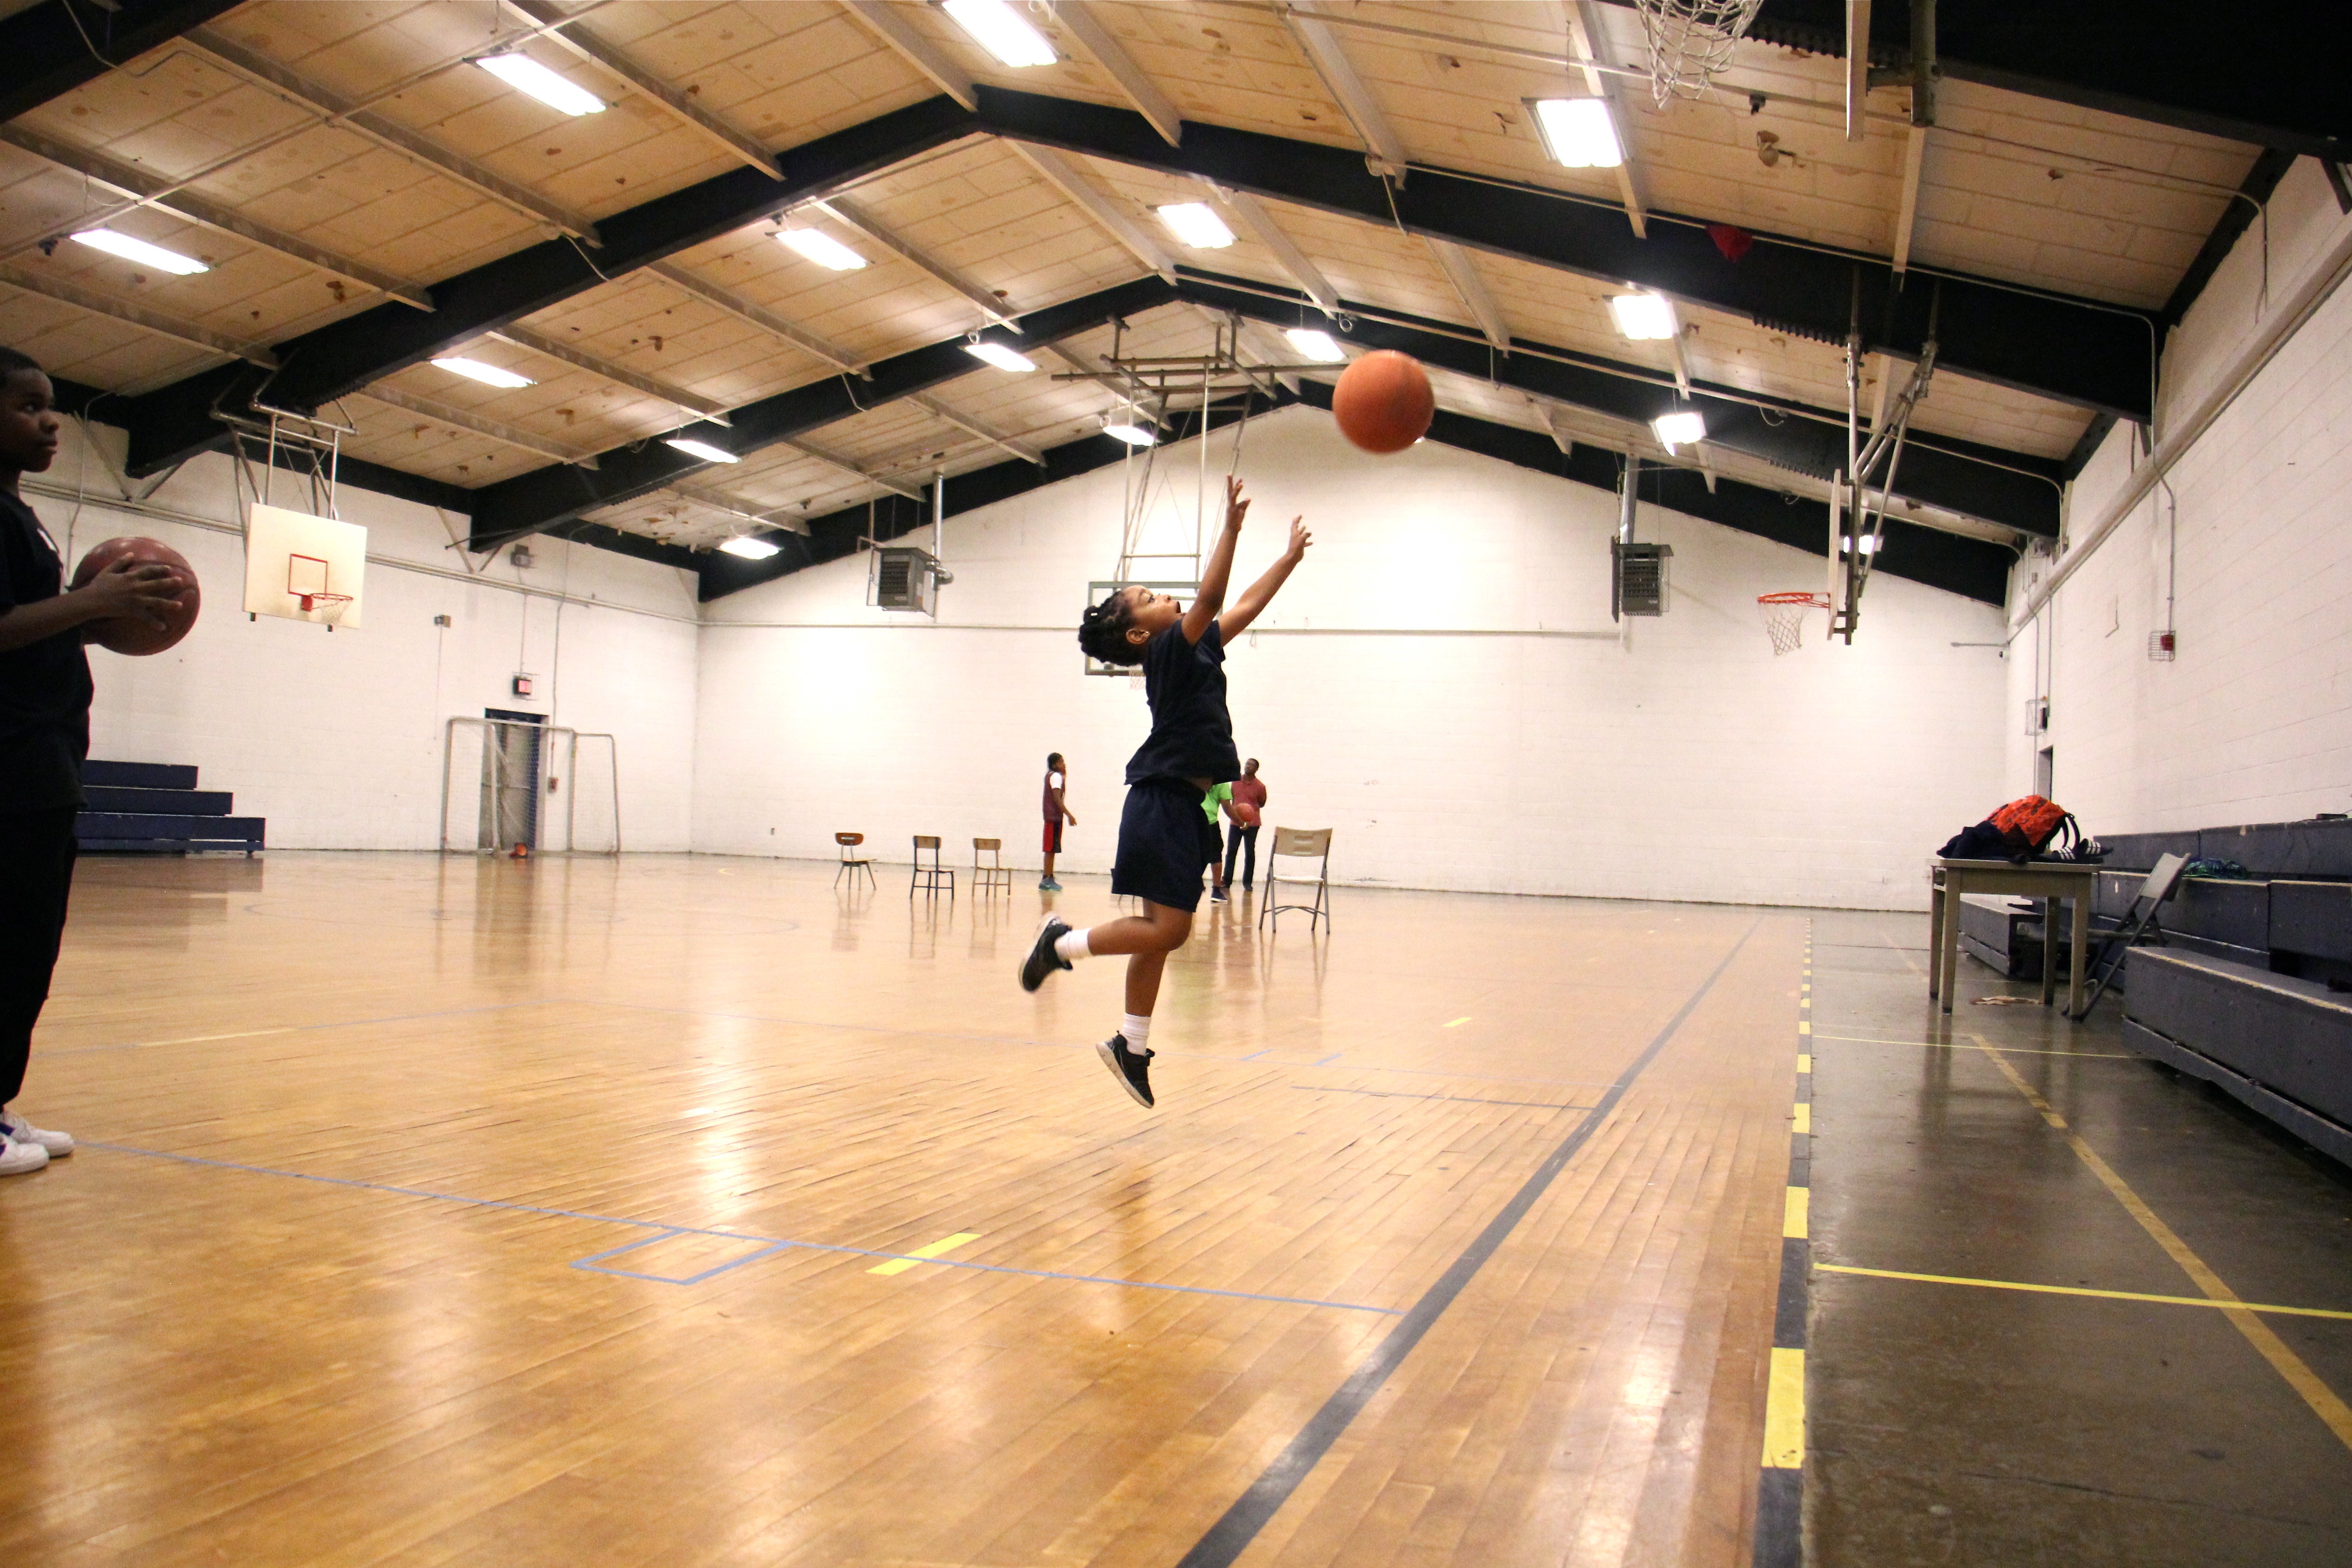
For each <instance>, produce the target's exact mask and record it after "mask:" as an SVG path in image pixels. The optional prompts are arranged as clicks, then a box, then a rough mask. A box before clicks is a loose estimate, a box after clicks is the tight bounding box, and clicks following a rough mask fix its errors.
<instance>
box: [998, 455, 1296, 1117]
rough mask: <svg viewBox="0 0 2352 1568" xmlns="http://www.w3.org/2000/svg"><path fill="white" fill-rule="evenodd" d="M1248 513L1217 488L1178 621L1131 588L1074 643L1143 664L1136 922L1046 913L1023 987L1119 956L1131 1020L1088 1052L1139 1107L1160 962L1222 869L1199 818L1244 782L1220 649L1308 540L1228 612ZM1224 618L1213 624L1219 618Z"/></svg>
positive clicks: (1128, 887) (1129, 886)
mask: <svg viewBox="0 0 2352 1568" xmlns="http://www.w3.org/2000/svg"><path fill="white" fill-rule="evenodd" d="M1248 514H1249V502H1248V501H1246V500H1244V498H1243V497H1242V486H1241V481H1240V480H1238V479H1227V480H1226V481H1225V526H1224V530H1223V532H1222V533H1220V534H1219V535H1218V536H1217V543H1216V548H1215V549H1213V550H1212V551H1211V552H1210V554H1209V563H1208V569H1207V570H1206V571H1205V572H1203V573H1202V578H1201V591H1200V592H1199V594H1198V595H1196V596H1195V597H1194V599H1193V601H1192V608H1191V609H1189V610H1187V609H1186V608H1185V607H1184V606H1183V605H1181V604H1180V603H1178V602H1177V601H1175V600H1173V599H1171V598H1170V597H1168V596H1167V595H1166V594H1164V593H1154V592H1152V591H1150V589H1148V588H1141V587H1129V588H1123V589H1120V590H1119V591H1118V592H1117V593H1115V594H1113V595H1111V596H1110V597H1109V598H1108V599H1106V600H1104V601H1102V602H1101V603H1100V604H1097V605H1096V606H1095V607H1094V608H1092V609H1091V610H1088V611H1087V614H1086V619H1085V622H1083V623H1082V624H1081V625H1080V626H1079V628H1078V643H1079V645H1080V646H1081V647H1083V648H1085V649H1086V651H1087V653H1090V654H1092V655H1094V657H1095V658H1097V659H1098V660H1100V661H1102V662H1103V663H1104V664H1140V665H1142V666H1143V684H1144V695H1145V697H1146V698H1147V700H1149V702H1150V705H1151V733H1150V735H1149V736H1147V737H1145V738H1144V742H1143V745H1142V747H1140V748H1139V749H1138V750H1137V752H1136V754H1135V756H1134V757H1133V758H1130V759H1129V762H1128V765H1127V785H1128V789H1127V808H1126V810H1124V811H1123V812H1121V813H1120V816H1119V822H1118V859H1117V860H1115V861H1114V862H1112V864H1111V878H1110V890H1111V892H1112V893H1114V894H1125V895H1128V896H1131V897H1135V898H1140V899H1141V900H1143V913H1142V914H1141V915H1128V916H1126V917H1125V918H1123V919H1119V920H1113V921H1109V922H1108V923H1106V924H1104V925H1097V926H1094V927H1092V928H1090V929H1088V930H1085V931H1074V930H1072V929H1071V928H1070V927H1069V926H1068V925H1066V924H1064V923H1063V921H1062V919H1061V918H1060V916H1058V915H1047V916H1046V917H1045V924H1044V925H1041V926H1040V927H1038V930H1037V940H1036V943H1035V945H1034V946H1032V947H1031V948H1030V950H1029V956H1028V957H1027V959H1025V960H1024V962H1023V964H1022V966H1021V985H1022V988H1023V989H1024V990H1031V991H1034V990H1035V989H1036V988H1038V987H1039V986H1042V985H1044V984H1045V977H1046V976H1047V975H1049V974H1051V973H1053V971H1055V969H1066V968H1069V967H1071V966H1072V965H1073V964H1074V963H1075V962H1076V960H1077V959H1080V958H1084V957H1087V956H1091V955H1094V954H1097V953H1125V954H1127V955H1128V960H1127V1015H1126V1017H1125V1018H1124V1019H1121V1020H1120V1023H1119V1027H1118V1033H1117V1034H1115V1035H1112V1036H1111V1037H1110V1039H1108V1040H1105V1041H1104V1042H1103V1043H1102V1044H1101V1045H1099V1046H1097V1047H1096V1050H1097V1051H1099V1052H1100V1053H1101V1056H1102V1059H1103V1061H1104V1063H1105V1064H1106V1065H1108V1067H1109V1068H1110V1070H1111V1072H1112V1073H1113V1074H1114V1075H1115V1076H1116V1077H1117V1078H1118V1081H1119V1083H1120V1084H1121V1086H1122V1087H1124V1088H1125V1089H1126V1090H1127V1092H1129V1094H1131V1095H1133V1096H1134V1097H1135V1100H1136V1102H1137V1103H1139V1104H1143V1105H1150V1104H1151V1103H1153V1102H1152V1095H1151V1082H1150V1066H1149V1063H1150V1061H1151V1054H1152V1053H1151V1051H1150V1049H1149V1048H1148V1046H1147V1045H1146V1043H1145V1042H1146V1041H1147V1040H1150V1035H1151V1009H1152V1006H1153V1004H1154V1003H1156V1002H1157V1001H1158V1000H1159V998H1160V971H1161V970H1162V969H1163V968H1165V967H1166V966H1167V963H1168V955H1169V954H1171V953H1172V952H1174V951H1175V950H1176V949H1177V948H1179V947H1181V946H1184V943H1185V939H1186V938H1188V937H1189V936H1192V912H1193V911H1194V910H1196V909H1198V908H1199V907H1200V905H1201V873H1202V869H1203V868H1205V867H1206V866H1208V865H1209V864H1211V863H1212V862H1214V861H1215V860H1216V858H1217V849H1218V843H1217V826H1216V823H1215V822H1214V821H1213V820H1212V819H1211V818H1210V817H1209V816H1207V815H1206V814H1205V813H1204V812H1203V811H1202V809H1201V802H1202V800H1205V799H1206V798H1207V795H1208V792H1209V790H1210V789H1211V788H1212V787H1213V786H1214V785H1217V784H1222V783H1223V782H1225V781H1226V780H1228V779H1233V778H1234V777H1235V776H1236V775H1237V774H1239V773H1240V772H1241V758H1240V754H1239V753H1237V752H1236V751H1234V721H1233V716H1232V715H1231V714H1229V713H1227V712H1226V711H1225V668H1224V665H1225V648H1226V645H1227V644H1229V643H1231V642H1232V641H1233V640H1234V638H1235V637H1238V636H1240V635H1241V634H1242V632H1244V631H1245V630H1247V629H1248V627H1249V624H1250V622H1254V621H1255V620H1256V619H1257V618H1258V616H1259V615H1260V614H1262V613H1264V612H1265V607H1266V605H1267V604H1268V603H1269V602H1271V601H1272V600H1273V599H1274V596H1275V594H1276V592H1277V591H1280V589H1281V587H1282V585H1283V583H1284V582H1285V581H1286V580H1288V578H1289V576H1290V574H1291V572H1292V570H1294V569H1296V568H1297V565H1298V563H1299V561H1300V560H1301V559H1304V558H1305V557H1306V554H1307V546H1308V545H1309V544H1311V543H1312V542H1313V539H1312V538H1311V536H1309V535H1308V533H1307V530H1306V528H1303V527H1302V526H1301V524H1302V523H1303V522H1304V521H1305V519H1304V518H1299V517H1294V518H1292V519H1291V523H1290V544H1289V547H1288V548H1287V549H1285V550H1284V551H1283V552H1282V556H1281V558H1280V559H1277V560H1276V562H1275V563H1274V564H1273V565H1272V566H1270V567H1268V568H1266V570H1265V576H1263V577H1261V578H1259V579H1258V580H1256V581H1255V582H1254V583H1252V584H1251V585H1250V586H1249V589H1248V591H1246V592H1244V594H1243V595H1242V596H1241V600H1240V601H1239V602H1238V603H1236V604H1235V605H1234V607H1233V608H1232V609H1231V610H1226V609H1225V608H1224V604H1225V581H1226V579H1227V578H1228V577H1230V576H1231V575H1232V573H1233V568H1234V545H1235V544H1236V543H1238V542H1239V541H1240V539H1241V537H1242V520H1243V518H1244V517H1247V516H1248ZM1220 611H1223V613H1222V614H1220V613H1219V612H1220Z"/></svg>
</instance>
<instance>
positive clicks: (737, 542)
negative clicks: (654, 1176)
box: [689, 534, 781, 1114]
mask: <svg viewBox="0 0 2352 1568" xmlns="http://www.w3.org/2000/svg"><path fill="white" fill-rule="evenodd" d="M780 548H781V547H779V546H776V545H772V544H770V543H769V542H768V541H767V540H765V539H755V538H751V536H750V535H748V534H746V535H744V536H742V537H741V538H731V539H729V540H727V541H726V542H725V543H724V544H722V545H720V546H719V549H722V550H724V551H725V552H726V553H727V554H729V555H740V556H741V557H742V558H743V559H745V560H765V559H768V558H769V557H770V556H772V555H774V554H776V553H777V552H778V550H779V549H780ZM689 1114H691V1113H689Z"/></svg>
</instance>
